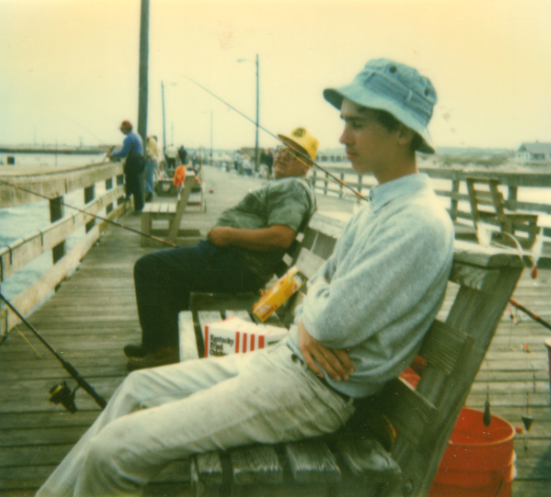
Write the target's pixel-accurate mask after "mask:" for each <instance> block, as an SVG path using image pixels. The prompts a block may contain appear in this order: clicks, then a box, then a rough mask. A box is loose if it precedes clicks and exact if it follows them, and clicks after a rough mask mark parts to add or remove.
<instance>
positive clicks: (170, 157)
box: [165, 144, 179, 174]
mask: <svg viewBox="0 0 551 497" xmlns="http://www.w3.org/2000/svg"><path fill="white" fill-rule="evenodd" d="M178 158H179V157H178V149H177V148H176V147H175V146H174V145H172V144H171V145H169V146H168V147H166V150H165V159H166V168H167V173H171V174H174V170H175V169H176V166H177V165H178V164H177V161H178Z"/></svg>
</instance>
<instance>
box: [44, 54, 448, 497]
mask: <svg viewBox="0 0 551 497" xmlns="http://www.w3.org/2000/svg"><path fill="white" fill-rule="evenodd" d="M324 96H325V98H326V99H327V100H328V101H329V102H331V103H332V104H333V105H334V106H336V107H337V108H339V109H340V111H341V117H342V119H343V120H344V123H345V124H344V132H343V134H342V136H341V142H342V143H343V144H344V145H345V146H346V151H347V155H348V157H349V159H350V161H351V162H352V165H353V167H354V169H355V170H356V171H358V172H359V173H367V172H372V173H373V174H374V175H375V177H376V178H377V180H378V182H379V185H378V186H377V187H375V188H374V189H373V190H372V191H371V193H370V202H369V204H368V205H366V206H365V207H364V208H363V209H361V210H360V211H359V212H357V213H356V214H355V215H354V216H353V217H352V219H351V220H350V222H349V223H348V224H347V226H346V227H345V229H344V231H343V233H342V235H341V237H340V239H339V241H338V242H337V244H336V246H335V249H334V252H333V255H332V256H331V257H330V258H329V259H328V260H327V262H326V263H325V264H324V265H323V266H322V267H321V268H320V270H319V271H318V272H317V274H316V275H315V276H314V277H313V278H312V279H311V282H310V283H309V286H308V292H307V295H306V297H305V299H304V302H303V304H302V306H300V307H299V308H298V309H297V312H296V318H295V324H294V325H293V326H292V327H291V330H290V332H289V335H288V337H287V338H286V339H284V340H283V341H282V342H280V343H279V344H277V345H275V346H272V347H269V348H267V349H262V350H258V351H255V352H250V353H247V354H234V355H229V356H225V357H217V358H208V359H199V360H196V361H188V362H184V363H180V364H172V365H168V366H163V367H159V368H154V369H145V370H140V371H136V372H134V373H131V374H130V375H129V376H128V378H127V379H126V380H125V381H124V382H123V384H122V385H121V386H120V387H119V388H118V389H117V391H116V392H115V393H114V394H113V396H112V398H111V399H110V401H109V403H108V404H107V407H106V408H105V410H104V411H103V412H102V413H101V415H100V416H99V417H98V419H97V420H96V422H95V423H94V424H93V425H92V427H91V428H90V429H89V430H88V432H87V433H86V434H85V435H84V436H83V437H82V438H81V440H80V441H79V442H78V444H77V445H76V446H75V447H74V448H73V449H72V451H71V452H70V453H69V454H68V456H67V457H66V458H65V460H64V461H63V462H62V463H61V464H60V466H59V467H58V468H57V469H56V470H55V471H54V473H53V474H52V476H50V478H49V479H48V481H47V482H46V483H45V484H44V485H43V487H42V488H41V489H40V490H39V492H38V495H39V496H41V497H44V496H56V497H62V496H69V495H72V496H86V497H91V496H108V495H133V494H134V493H138V492H139V489H140V487H142V486H144V485H145V484H146V483H147V482H149V481H150V480H151V479H152V478H153V477H154V476H155V475H156V474H157V473H158V472H159V471H160V470H161V469H162V468H163V467H164V466H165V465H166V464H167V463H168V462H170V461H172V460H175V459H182V458H185V457H188V456H189V455H191V454H194V453H200V452H207V451H212V450H220V449H222V450H224V449H229V448H232V447H236V446H240V445H245V444H250V443H255V442H260V443H277V442H284V441H293V440H299V439H302V438H307V437H314V436H318V435H323V434H326V433H331V432H334V431H336V430H338V429H339V428H341V427H342V426H343V425H344V424H345V423H346V422H347V421H348V419H349V418H350V416H351V415H352V414H353V412H354V410H355V403H356V402H357V399H360V398H363V397H367V396H370V395H372V394H374V393H376V392H378V391H379V390H380V389H381V388H382V387H383V385H384V384H385V382H386V381H388V380H389V379H391V378H394V377H396V376H397V375H398V374H399V373H400V372H401V371H402V370H403V369H404V368H405V367H407V366H408V365H409V364H410V363H411V361H412V359H413V358H414V356H415V354H416V353H417V351H418V349H419V346H420V343H421V340H422V337H423V335H424V334H425V332H426V331H427V330H428V328H429V326H430V324H431V323H432V321H433V320H434V317H435V316H436V314H437V312H438V309H439V307H440V304H441V302H442V299H443V296H444V291H445V288H446V283H447V279H448V276H449V271H450V269H451V263H452V256H453V226H452V223H451V220H450V218H449V216H448V215H447V213H446V211H445V210H444V208H443V207H441V206H440V204H439V202H438V200H437V198H436V196H435V194H434V192H433V191H432V190H431V189H430V187H429V185H428V178H427V177H426V176H424V175H421V174H419V173H418V172H417V167H416V163H415V151H416V150H420V151H423V152H425V153H430V152H433V151H434V148H433V146H432V144H431V140H430V135H429V133H428V130H427V124H428V122H429V120H430V117H431V114H432V108H433V106H434V103H435V101H436V94H435V92H434V89H433V87H432V85H431V84H430V81H429V80H428V79H427V78H424V77H422V76H421V75H419V73H418V72H417V71H416V70H414V69H412V68H410V67H408V66H405V65H402V64H398V63H396V62H392V61H389V60H375V61H371V62H369V63H368V64H367V65H366V66H365V68H364V70H363V71H362V72H361V73H360V74H359V75H358V76H357V77H356V79H355V80H354V81H353V82H352V84H350V85H348V86H345V87H342V88H331V89H328V90H325V92H324Z"/></svg>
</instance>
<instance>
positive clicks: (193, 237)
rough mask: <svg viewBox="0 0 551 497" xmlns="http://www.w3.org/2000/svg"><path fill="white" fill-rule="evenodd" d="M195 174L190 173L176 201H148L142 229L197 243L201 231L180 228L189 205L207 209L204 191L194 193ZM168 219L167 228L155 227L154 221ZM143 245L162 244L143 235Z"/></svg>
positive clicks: (143, 212) (160, 235)
mask: <svg viewBox="0 0 551 497" xmlns="http://www.w3.org/2000/svg"><path fill="white" fill-rule="evenodd" d="M195 186H196V185H195V175H193V174H188V176H187V179H186V181H185V183H184V186H183V188H180V190H179V194H178V200H177V201H176V203H169V202H163V203H155V202H152V203H146V204H145V206H144V209H143V211H142V214H141V231H142V232H143V233H146V234H148V235H154V236H157V237H159V238H165V239H168V240H169V241H171V242H173V243H175V242H176V241H177V239H178V238H180V237H184V238H185V239H186V242H187V243H190V244H192V243H196V242H197V241H198V240H199V238H200V235H201V233H200V231H199V230H197V229H195V230H183V229H180V224H181V222H182V218H183V216H184V212H185V211H186V208H187V207H188V206H199V207H200V208H201V210H203V211H204V210H206V204H205V202H204V197H203V194H202V192H198V193H193V188H194V187H195ZM158 220H162V221H166V222H167V224H168V227H167V228H164V229H163V228H154V227H153V223H154V221H158ZM140 244H141V246H142V247H148V246H157V245H159V246H160V245H161V244H160V242H157V241H155V240H153V239H151V238H148V237H145V236H142V237H141V238H140Z"/></svg>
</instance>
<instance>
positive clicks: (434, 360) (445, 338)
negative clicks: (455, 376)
mask: <svg viewBox="0 0 551 497" xmlns="http://www.w3.org/2000/svg"><path fill="white" fill-rule="evenodd" d="M466 339H467V336H466V335H465V333H464V332H462V331H460V330H458V329H456V328H454V327H453V326H450V325H448V324H446V323H443V322H442V321H439V320H436V321H435V322H434V323H433V325H432V326H431V327H430V329H429V331H428V332H427V334H426V336H425V339H424V340H423V345H422V347H421V350H420V351H419V355H420V356H421V357H422V358H423V359H425V360H426V361H427V362H428V363H430V364H432V365H433V366H437V367H438V368H440V369H441V370H442V371H444V372H445V373H447V374H449V373H451V372H452V370H453V368H454V367H455V365H456V363H457V359H458V357H459V355H460V354H461V352H462V351H463V346H464V344H465V340H466Z"/></svg>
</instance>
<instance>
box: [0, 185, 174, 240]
mask: <svg viewBox="0 0 551 497" xmlns="http://www.w3.org/2000/svg"><path fill="white" fill-rule="evenodd" d="M0 183H2V184H4V185H8V186H11V187H12V188H15V189H16V190H21V191H24V192H26V193H30V194H31V195H36V196H37V197H41V198H44V199H46V200H54V199H53V198H51V197H48V196H47V195H43V194H41V193H37V192H33V191H32V190H29V189H27V188H24V187H22V186H18V185H14V184H13V183H10V182H8V181H4V180H0ZM61 203H62V204H63V205H64V206H65V207H69V208H70V209H74V210H76V211H78V212H81V213H83V214H86V215H87V216H92V217H93V218H94V219H99V220H101V221H105V222H106V223H109V224H112V225H113V226H117V227H119V228H122V229H125V230H128V231H131V232H132V233H136V234H138V235H141V236H145V237H147V238H150V239H151V240H155V241H157V242H161V243H164V244H165V245H168V246H169V247H176V246H177V245H176V244H175V243H173V242H170V241H168V240H164V239H162V238H159V237H157V236H154V235H150V234H148V233H143V232H141V231H139V230H137V229H134V228H131V227H130V226H126V225H124V224H121V223H118V222H116V221H112V220H111V219H107V218H105V217H102V216H99V215H97V214H92V213H91V212H88V211H85V210H83V209H79V208H78V207H75V206H74V205H70V204H67V203H65V202H61Z"/></svg>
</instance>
